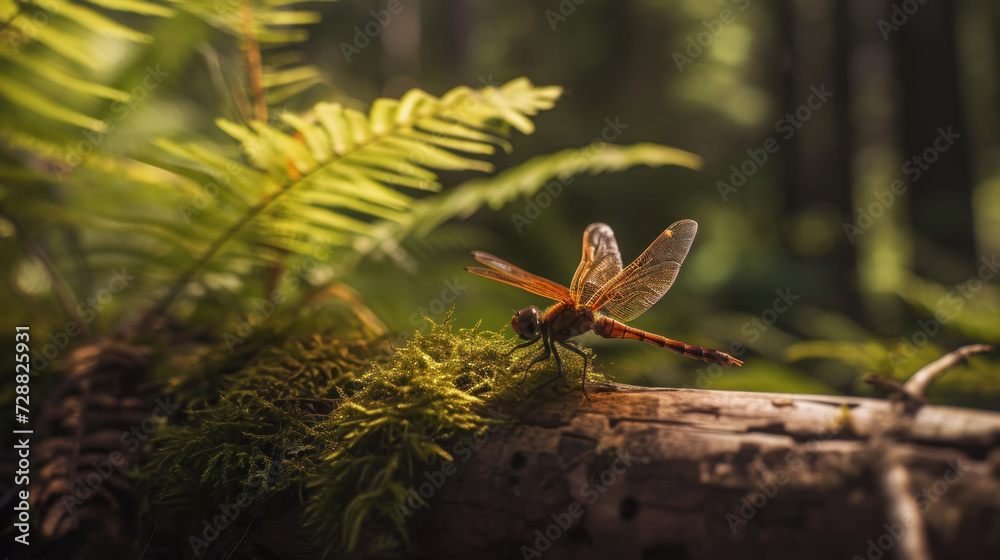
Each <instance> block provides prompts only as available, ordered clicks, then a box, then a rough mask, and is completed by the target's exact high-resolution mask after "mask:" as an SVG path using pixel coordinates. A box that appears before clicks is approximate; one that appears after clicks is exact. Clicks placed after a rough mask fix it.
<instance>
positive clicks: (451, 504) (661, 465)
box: [411, 376, 1000, 560]
mask: <svg viewBox="0 0 1000 560" xmlns="http://www.w3.org/2000/svg"><path fill="white" fill-rule="evenodd" d="M915 377H916V376H915ZM590 393H591V395H590V400H586V399H584V398H583V396H582V394H581V392H580V391H574V392H572V393H569V394H566V395H563V396H561V397H558V398H555V399H553V400H549V401H546V402H544V403H542V404H539V405H538V407H537V408H535V409H534V410H532V411H530V412H529V413H528V414H526V415H525V416H524V417H522V418H520V419H519V420H518V422H517V423H516V424H514V425H512V426H509V427H506V428H503V429H501V430H498V431H497V432H495V433H492V434H490V435H489V437H488V439H487V440H486V441H485V442H483V443H482V445H481V446H479V447H478V449H476V450H475V451H474V452H473V454H472V456H471V458H469V460H468V461H467V462H465V463H463V464H461V466H460V468H459V470H458V472H456V473H454V474H453V475H451V476H448V477H447V480H446V481H445V482H444V483H443V484H440V487H439V488H438V487H437V486H433V485H432V486H431V487H428V488H431V489H430V490H429V493H430V494H431V496H430V497H429V498H428V503H429V506H430V509H429V510H426V509H425V510H423V511H421V512H420V514H419V515H417V516H416V517H415V518H413V519H412V521H411V522H412V523H414V529H415V530H414V531H413V534H414V539H415V541H414V544H415V546H416V548H417V549H418V551H419V554H420V556H421V557H426V558H482V559H487V558H497V559H513V558H522V559H524V558H539V557H544V558H546V559H552V560H558V559H563V558H594V559H607V558H615V559H632V558H634V559H658V558H663V559H667V558H671V559H702V558H741V559H743V558H768V559H782V558H795V559H800V558H843V559H855V558H868V559H872V560H874V559H878V558H892V557H896V558H908V559H915V558H921V556H920V554H921V553H923V554H925V556H923V557H927V555H929V556H932V557H934V558H941V559H943V558H984V559H985V558H989V559H995V558H997V557H1000V556H998V554H1000V413H995V412H987V411H979V410H969V409H961V408H955V407H947V406H934V405H923V406H909V405H907V406H906V407H903V406H900V403H901V402H902V401H886V400H877V399H865V398H852V397H833V396H815V395H790V394H774V393H746V392H727V391H704V390H690V389H662V388H661V389H648V388H640V387H632V386H626V385H620V384H609V385H604V386H592V387H591V389H590ZM908 402H909V401H908ZM427 474H428V477H427V479H428V483H431V478H434V476H435V473H432V472H429V473H427ZM428 488H420V490H421V491H424V490H428ZM917 532H919V534H916V533H917ZM921 546H923V547H924V548H925V550H923V551H921V550H920V547H921Z"/></svg>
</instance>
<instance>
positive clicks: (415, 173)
mask: <svg viewBox="0 0 1000 560" xmlns="http://www.w3.org/2000/svg"><path fill="white" fill-rule="evenodd" d="M560 93H561V90H560V88H557V87H535V86H533V85H532V84H531V83H530V82H529V81H528V80H526V79H519V80H514V81H512V82H509V83H508V84H505V85H503V86H500V87H486V88H483V89H481V90H473V89H470V88H465V87H461V88H456V89H454V90H452V91H450V92H448V93H446V94H445V95H444V96H442V97H441V98H438V97H435V96H433V95H430V94H428V93H426V92H423V91H419V90H414V91H411V92H409V93H407V94H405V95H404V96H403V97H402V99H400V100H393V99H379V100H377V101H375V103H374V104H373V105H372V108H371V110H370V112H369V113H368V114H367V115H365V114H363V113H361V112H359V111H356V110H354V109H350V108H345V107H343V106H342V105H340V104H333V103H320V104H319V105H317V106H316V107H315V108H314V109H313V110H312V111H311V112H310V113H309V114H307V115H294V114H290V113H287V114H285V115H283V122H285V123H287V124H288V125H289V126H290V127H291V129H290V131H286V130H282V129H280V128H277V127H275V126H272V125H270V124H267V123H261V122H251V123H250V124H249V125H242V124H238V123H234V122H231V121H227V120H224V119H220V120H218V121H217V124H218V125H219V127H220V128H221V129H222V130H223V131H225V132H226V133H228V134H229V135H230V136H232V137H233V138H234V139H236V140H237V141H239V143H240V145H241V147H242V151H243V153H244V154H245V157H246V160H247V164H244V163H241V162H236V161H233V160H225V159H224V158H221V157H219V156H218V155H216V154H217V153H219V150H217V149H212V148H208V147H203V146H197V145H181V144H177V143H167V142H160V143H159V145H160V146H161V147H162V148H164V149H166V150H168V151H169V152H170V154H171V155H173V156H179V157H180V158H181V160H182V161H181V162H179V163H178V162H175V165H176V166H177V167H178V168H181V167H187V168H188V169H190V170H195V171H197V173H198V179H196V180H199V179H200V180H204V178H205V177H225V178H226V181H227V182H228V186H226V187H220V188H218V192H220V193H221V192H223V191H227V194H226V195H225V196H223V195H216V196H215V198H213V200H212V201H211V202H212V204H211V205H210V207H211V208H210V209H208V208H206V210H207V214H208V215H206V216H201V213H202V210H201V209H197V208H194V207H191V208H189V210H190V212H191V218H192V221H198V222H199V223H200V224H203V225H204V224H205V223H206V222H205V221H204V220H203V218H208V217H211V218H212V225H209V226H207V227H213V226H214V227H216V232H217V233H216V235H215V238H214V240H213V241H212V242H211V243H210V244H209V245H208V246H207V248H206V249H205V250H204V251H203V252H202V253H201V255H200V256H199V258H198V259H197V260H196V261H195V262H194V263H193V264H191V265H189V266H188V267H187V269H186V271H185V272H184V273H183V274H182V275H181V277H180V280H179V282H178V283H177V284H176V287H175V289H174V290H173V291H172V292H171V293H170V294H168V296H167V297H166V298H165V299H164V300H163V303H162V304H161V307H160V308H161V309H162V308H163V307H165V306H166V305H169V303H170V302H171V301H172V300H173V299H174V298H175V297H176V296H177V295H178V293H179V290H180V289H181V288H182V287H183V286H184V285H185V284H187V282H188V281H189V280H190V279H191V278H193V277H194V275H195V274H196V273H197V272H198V271H199V270H201V269H202V268H204V267H205V266H206V265H207V264H208V263H209V261H211V260H212V259H213V258H214V257H215V256H216V254H217V253H219V252H220V251H221V250H222V249H223V247H224V246H227V245H230V242H231V241H232V242H233V243H231V245H232V250H236V251H240V252H241V254H244V255H247V256H248V257H250V258H254V257H256V260H257V262H258V264H264V263H266V262H268V261H270V260H272V259H278V258H280V255H282V254H285V253H291V254H293V255H299V256H300V257H308V256H310V255H311V254H312V253H314V252H315V250H316V247H317V243H320V244H323V245H324V246H325V247H327V248H340V249H342V250H343V251H344V253H346V254H349V253H351V252H352V251H354V250H356V248H357V247H364V246H368V245H370V243H363V242H361V241H362V240H365V239H371V238H373V237H374V236H375V234H376V231H377V225H376V224H378V223H394V224H406V223H408V222H410V217H409V216H410V213H411V212H412V206H413V205H414V204H415V203H416V201H415V199H414V198H413V195H412V194H408V193H407V191H408V190H432V191H437V190H440V189H441V183H440V181H439V179H438V176H437V174H436V173H435V170H441V169H445V170H479V171H491V170H492V169H493V167H492V165H491V164H489V163H488V162H485V161H482V160H481V159H479V158H478V157H477V156H482V155H488V154H492V153H493V152H494V150H495V148H496V146H502V147H505V148H506V147H508V144H507V142H506V140H504V139H503V137H504V136H506V135H508V134H509V129H510V127H514V128H517V129H519V130H521V131H523V132H526V133H530V132H531V131H532V130H533V124H532V122H531V120H530V117H532V116H534V115H536V114H537V113H538V112H539V111H542V110H546V109H549V108H551V107H552V106H553V105H554V103H555V99H556V98H557V97H558V96H559V95H560ZM442 130H444V131H447V134H444V133H442V132H441V131H442ZM185 160H186V161H185ZM230 190H231V191H233V195H232V196H230V195H229V193H228V191H230ZM237 193H240V194H241V195H243V196H240V195H238V194H237ZM246 195H249V196H246ZM247 199H249V200H250V201H251V202H250V203H249V204H247V203H246V202H245V201H246V200H247ZM265 216H266V219H263V218H264V217H265ZM229 250H230V249H228V248H227V251H229Z"/></svg>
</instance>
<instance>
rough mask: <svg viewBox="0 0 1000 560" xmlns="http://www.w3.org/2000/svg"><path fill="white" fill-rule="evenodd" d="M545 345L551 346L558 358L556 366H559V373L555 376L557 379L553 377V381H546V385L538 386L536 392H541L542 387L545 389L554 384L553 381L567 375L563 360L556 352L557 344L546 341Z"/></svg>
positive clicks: (553, 353)
mask: <svg viewBox="0 0 1000 560" xmlns="http://www.w3.org/2000/svg"><path fill="white" fill-rule="evenodd" d="M545 343H546V344H547V345H549V346H550V347H551V348H552V355H553V356H555V357H556V366H557V367H558V368H559V373H557V374H556V376H555V377H553V378H552V379H549V380H548V381H546V382H545V383H542V384H541V385H539V386H538V387H537V388H535V390H536V391H537V390H539V389H541V388H542V387H545V386H546V385H548V384H549V383H552V382H553V381H555V380H556V379H559V378H560V377H562V376H563V375H565V372H564V371H563V365H562V359H561V358H559V352H558V351H557V350H556V345H555V342H550V341H548V340H546V341H545ZM563 346H565V345H563ZM547 356H548V355H547V354H546V357H547Z"/></svg>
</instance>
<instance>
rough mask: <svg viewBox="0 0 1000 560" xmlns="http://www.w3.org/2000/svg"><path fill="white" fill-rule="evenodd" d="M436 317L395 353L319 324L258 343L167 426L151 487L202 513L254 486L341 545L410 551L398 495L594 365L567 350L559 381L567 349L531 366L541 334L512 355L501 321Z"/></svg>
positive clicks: (147, 475)
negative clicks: (323, 332) (462, 445)
mask: <svg viewBox="0 0 1000 560" xmlns="http://www.w3.org/2000/svg"><path fill="white" fill-rule="evenodd" d="M428 326H429V328H427V329H426V331H427V332H426V333H420V332H418V333H416V334H415V335H414V336H413V338H412V340H410V341H409V343H408V344H407V345H406V346H404V347H401V348H395V349H391V350H390V349H389V347H388V345H387V344H386V343H384V342H379V341H373V342H362V341H354V342H346V341H344V340H341V339H338V338H335V337H332V336H320V335H314V336H312V337H311V338H308V339H305V340H301V339H292V340H289V341H287V342H286V343H285V344H284V345H283V346H281V347H278V348H275V349H272V350H267V351H262V352H260V353H258V354H256V357H255V358H254V360H255V361H254V363H252V364H248V365H246V367H244V368H242V369H239V370H237V371H235V372H232V373H229V374H227V375H225V376H224V380H223V381H222V382H218V383H213V385H217V386H219V387H220V389H219V394H218V398H216V399H215V400H212V401H211V402H209V401H207V400H206V401H194V402H196V403H197V404H195V405H194V406H193V407H192V408H190V409H189V410H188V411H186V413H185V415H183V416H182V419H183V422H182V423H181V424H180V425H173V426H167V427H164V428H163V429H162V430H161V431H160V432H159V433H158V434H157V436H156V439H155V447H156V450H155V451H154V453H153V460H152V462H151V464H150V465H149V467H148V468H147V469H145V470H144V474H143V477H144V479H145V481H146V483H147V484H148V485H149V486H150V487H151V488H150V489H151V491H152V492H155V494H148V495H150V496H154V499H155V500H156V501H159V503H160V504H161V507H164V508H166V509H167V510H168V513H172V514H173V516H174V517H175V518H188V519H191V518H193V519H197V520H199V521H200V519H202V518H203V517H202V516H204V515H208V514H209V513H212V512H213V511H214V510H215V509H216V508H217V507H218V505H219V504H223V503H231V502H233V501H234V500H237V499H240V498H241V497H242V496H244V495H246V496H247V497H248V498H249V499H250V503H251V504H252V506H251V507H253V508H255V509H256V508H264V507H278V506H279V505H280V504H287V503H289V501H290V500H295V501H297V502H298V503H299V504H300V505H301V504H305V505H306V506H307V508H306V519H307V522H308V525H309V527H310V528H311V529H312V530H313V531H314V534H315V537H316V542H317V543H318V544H319V546H321V547H322V548H323V549H324V550H325V551H326V553H327V555H328V556H343V555H345V554H362V555H381V554H385V553H386V552H387V551H391V550H395V551H400V550H402V549H404V548H405V547H406V545H407V543H408V530H407V526H406V523H405V520H406V516H401V515H400V514H399V512H400V509H399V506H401V505H403V504H405V503H406V500H407V498H409V497H410V494H409V488H410V487H411V486H412V485H414V484H415V483H417V482H418V481H417V476H418V473H422V472H423V471H424V470H426V469H427V468H428V467H429V466H431V465H435V466H440V464H441V463H442V462H443V461H450V460H453V458H452V457H451V455H449V453H448V452H447V451H446V448H448V445H449V443H451V442H454V441H457V440H459V439H461V438H463V437H471V436H475V435H479V434H480V433H481V432H483V431H484V430H487V429H489V428H490V427H491V426H495V425H497V424H499V423H500V422H502V421H503V420H502V419H501V418H503V417H505V415H498V414H496V413H495V412H494V411H503V413H505V414H511V415H514V416H516V414H517V412H518V410H521V407H524V406H526V405H527V403H528V402H529V401H531V400H532V399H538V398H545V397H546V396H547V395H550V394H551V392H552V391H557V392H565V391H567V390H571V389H575V388H577V387H579V385H580V376H581V375H582V369H583V363H582V362H583V361H582V359H580V358H579V357H577V356H575V355H572V354H571V353H568V352H564V353H562V354H561V355H563V356H564V359H563V363H564V366H565V369H566V376H565V378H563V379H561V380H559V381H558V382H555V383H551V384H546V382H548V381H549V380H550V379H552V378H553V377H555V375H556V369H555V367H556V366H555V362H554V360H551V359H550V360H547V361H545V362H542V363H539V364H536V365H535V366H534V368H532V369H531V371H530V372H529V373H528V374H526V375H525V374H524V372H525V369H526V368H527V366H528V364H529V363H530V361H531V359H532V358H533V357H534V356H535V355H536V353H537V352H538V351H539V350H540V345H539V346H536V347H534V348H532V349H524V350H519V351H517V352H513V353H511V352H510V350H511V347H512V346H513V341H512V340H510V339H509V338H507V337H505V336H504V335H503V333H502V332H500V333H497V332H490V331H482V330H480V329H479V328H478V326H477V327H475V328H471V329H459V330H458V331H457V332H454V329H453V328H452V325H451V323H450V316H449V318H446V319H445V321H444V322H443V323H441V324H435V323H433V322H428ZM540 386H544V389H543V390H536V389H537V388H538V387H540ZM160 496H162V500H160V499H159V497H160ZM249 509H250V508H249V507H248V508H247V509H244V511H249ZM246 521H247V522H248V521H249V520H246Z"/></svg>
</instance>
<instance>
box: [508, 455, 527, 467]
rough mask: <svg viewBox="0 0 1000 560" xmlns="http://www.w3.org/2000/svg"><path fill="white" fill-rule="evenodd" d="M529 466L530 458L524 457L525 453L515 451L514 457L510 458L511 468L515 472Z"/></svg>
mask: <svg viewBox="0 0 1000 560" xmlns="http://www.w3.org/2000/svg"><path fill="white" fill-rule="evenodd" d="M527 464H528V458H527V457H525V456H524V453H521V452H520V451H515V452H514V455H513V456H512V457H511V458H510V468H512V469H514V470H515V471H519V470H521V469H523V468H524V466H525V465H527Z"/></svg>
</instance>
